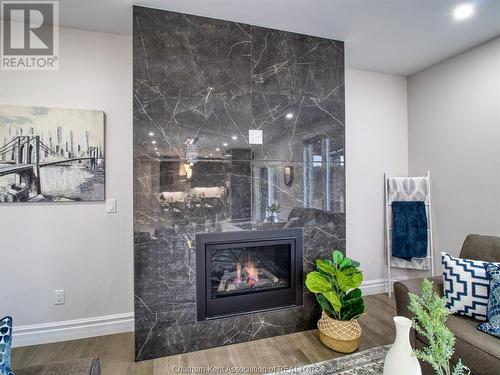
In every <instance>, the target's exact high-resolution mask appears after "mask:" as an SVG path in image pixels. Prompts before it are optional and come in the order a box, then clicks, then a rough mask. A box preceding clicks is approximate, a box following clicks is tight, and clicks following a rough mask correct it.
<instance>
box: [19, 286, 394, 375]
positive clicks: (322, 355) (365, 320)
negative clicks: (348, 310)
mask: <svg viewBox="0 0 500 375" xmlns="http://www.w3.org/2000/svg"><path fill="white" fill-rule="evenodd" d="M366 311H367V314H365V315H364V316H362V317H361V319H360V323H361V325H362V327H363V336H362V339H361V347H360V350H365V349H368V348H372V347H375V346H380V345H386V344H391V343H392V342H393V341H394V338H395V331H394V327H393V322H392V317H393V316H394V315H395V314H396V307H395V302H394V299H390V298H389V297H388V296H387V295H385V294H384V295H382V294H379V295H373V296H368V297H366ZM133 345H134V337H133V333H132V332H130V333H123V334H118V335H109V336H101V337H95V338H89V339H83V340H75V341H65V342H60V343H54V344H46V345H36V346H28V347H22V348H15V349H14V350H13V362H14V363H13V366H14V369H16V368H22V367H27V366H31V365H37V364H43V363H47V362H54V361H63V360H68V359H75V358H88V357H100V358H101V364H102V374H103V375H167V374H182V373H203V374H213V373H224V372H222V371H221V370H218V371H217V369H220V368H226V367H229V368H231V367H232V368H235V369H237V370H238V371H239V372H237V373H239V374H261V373H265V372H271V371H278V370H281V368H280V367H295V366H302V365H305V364H310V363H315V362H320V361H324V360H327V359H331V358H336V357H339V356H341V354H340V353H336V352H333V351H331V350H329V349H327V348H326V347H325V346H323V345H322V344H321V342H320V341H319V339H318V335H317V331H316V330H314V331H307V332H299V333H294V334H291V335H285V336H278V337H272V338H267V339H263V340H257V341H251V342H247V343H242V344H236V345H230V346H224V347H220V348H214V349H208V350H203V351H199V352H193V353H186V354H180V355H175V356H171V357H166V358H159V359H155V360H150V361H144V362H139V363H134V355H133V352H134V351H133ZM200 368H202V369H203V371H200V370H198V371H197V372H196V370H197V369H200ZM211 368H212V369H211ZM189 371H190V372H189ZM226 373H231V372H229V371H228V372H226ZM68 375H69V374H68Z"/></svg>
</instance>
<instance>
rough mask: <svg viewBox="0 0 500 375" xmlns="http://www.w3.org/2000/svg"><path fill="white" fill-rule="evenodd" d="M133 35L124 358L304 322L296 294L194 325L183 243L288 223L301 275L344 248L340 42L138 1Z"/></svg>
mask: <svg viewBox="0 0 500 375" xmlns="http://www.w3.org/2000/svg"><path fill="white" fill-rule="evenodd" d="M133 43H134V233H135V250H134V257H135V271H134V272H135V328H136V329H135V334H136V345H135V346H136V358H137V360H144V359H150V358H155V357H159V356H164V355H171V354H177V353H183V352H188V351H193V350H199V349H205V348H209V347H214V346H219V345H226V344H231V343H237V342H242V341H247V340H254V339H258V338H263V337H269V336H273V335H280V334H285V333H291V332H296V331H300V330H305V329H311V328H313V327H314V325H315V318H316V317H317V314H318V309H317V307H316V306H315V304H314V303H313V299H312V296H311V295H310V294H309V293H308V292H305V294H304V305H303V306H300V307H295V308H288V309H282V310H275V311H267V312H261V313H253V314H247V315H241V316H237V317H230V318H224V319H216V320H211V321H205V322H197V321H196V301H195V294H196V293H195V292H196V290H195V289H196V282H195V279H196V264H195V242H194V241H195V237H196V233H205V232H223V231H245V230H260V229H273V228H277V229H278V228H293V227H302V228H304V241H305V243H304V271H305V272H307V271H309V270H311V269H312V266H313V264H314V261H315V259H316V258H318V257H320V256H327V255H328V254H329V253H330V251H331V250H332V249H333V248H339V249H342V250H345V172H344V134H345V132H344V118H345V110H344V57H343V56H344V53H343V48H344V47H343V43H342V42H338V41H333V40H327V39H322V38H317V37H311V36H306V35H300V34H293V33H288V32H283V31H277V30H271V29H266V28H260V27H255V26H250V25H244V24H239V23H234V22H228V21H220V20H214V19H209V18H203V17H197V16H189V15H184V14H179V13H173V12H167V11H161V10H155V9H148V8H142V7H134V39H133ZM250 129H258V130H262V132H263V139H264V143H263V145H251V144H249V132H248V131H249V130H250ZM186 139H188V141H187V143H191V141H190V140H196V141H194V146H192V145H190V146H189V147H191V148H193V147H194V149H195V150H196V155H197V160H196V162H194V163H193V165H192V166H190V165H189V163H187V162H186V151H187V147H188V145H187V144H186ZM287 166H290V167H292V168H293V170H294V180H293V182H292V184H290V185H287V184H285V180H284V169H285V167H287ZM273 203H279V205H280V207H281V211H280V213H279V215H278V218H277V220H269V218H268V217H267V216H268V214H267V213H266V208H267V207H268V206H270V205H271V204H273Z"/></svg>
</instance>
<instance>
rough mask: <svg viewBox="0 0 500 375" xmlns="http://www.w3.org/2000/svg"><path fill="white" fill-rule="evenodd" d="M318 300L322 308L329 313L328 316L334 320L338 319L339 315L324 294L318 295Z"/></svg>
mask: <svg viewBox="0 0 500 375" xmlns="http://www.w3.org/2000/svg"><path fill="white" fill-rule="evenodd" d="M316 300H317V301H318V303H319V305H320V306H321V308H322V309H323V310H324V311H325V312H327V313H328V315H330V316H331V317H332V318H337V313H336V312H335V310H334V308H333V307H332V305H331V304H330V302H328V300H327V299H326V297H325V296H323V295H322V294H316Z"/></svg>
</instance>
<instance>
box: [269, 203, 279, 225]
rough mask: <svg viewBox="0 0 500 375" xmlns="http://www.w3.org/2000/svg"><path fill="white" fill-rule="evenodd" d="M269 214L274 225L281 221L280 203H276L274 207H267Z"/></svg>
mask: <svg viewBox="0 0 500 375" xmlns="http://www.w3.org/2000/svg"><path fill="white" fill-rule="evenodd" d="M266 211H267V212H268V213H269V216H268V217H269V218H271V221H272V222H273V223H277V222H278V221H279V216H278V215H279V213H280V211H281V206H280V204H279V203H278V202H274V203H273V204H272V205H270V206H268V207H267V210H266Z"/></svg>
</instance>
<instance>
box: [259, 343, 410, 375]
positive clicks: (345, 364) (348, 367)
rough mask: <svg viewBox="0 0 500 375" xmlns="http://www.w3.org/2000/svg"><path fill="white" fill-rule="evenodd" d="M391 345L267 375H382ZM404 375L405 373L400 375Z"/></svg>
mask: <svg viewBox="0 0 500 375" xmlns="http://www.w3.org/2000/svg"><path fill="white" fill-rule="evenodd" d="M389 348H390V345H385V346H379V347H376V348H371V349H368V350H364V351H362V352H359V353H354V354H351V355H346V356H343V357H340V358H335V359H330V360H328V361H323V362H318V363H313V364H311V365H307V366H301V367H296V368H293V369H290V370H286V371H282V372H276V373H273V374H267V375H278V374H280V375H285V374H286V375H292V374H293V375H299V374H308V375H382V370H383V368H384V357H385V355H386V353H387V351H388V350H389ZM400 374H403V373H400Z"/></svg>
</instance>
